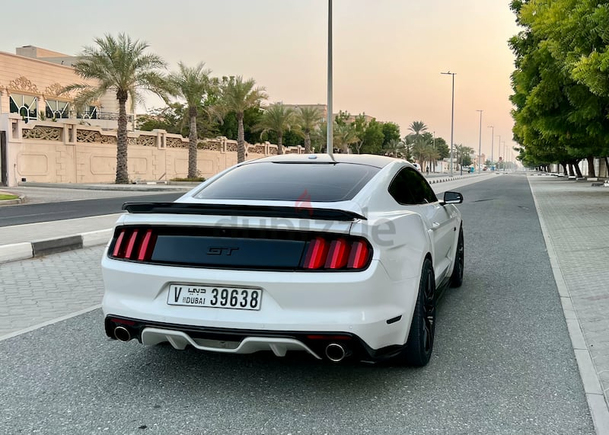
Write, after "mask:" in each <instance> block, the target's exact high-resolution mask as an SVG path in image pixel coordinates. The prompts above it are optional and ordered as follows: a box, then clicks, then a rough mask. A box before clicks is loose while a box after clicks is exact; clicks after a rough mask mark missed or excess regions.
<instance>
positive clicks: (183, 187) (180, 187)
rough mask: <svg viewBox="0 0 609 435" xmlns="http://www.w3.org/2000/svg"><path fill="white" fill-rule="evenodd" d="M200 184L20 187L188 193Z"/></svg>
mask: <svg viewBox="0 0 609 435" xmlns="http://www.w3.org/2000/svg"><path fill="white" fill-rule="evenodd" d="M199 184H200V183H192V184H186V183H185V184H177V183H175V184H165V183H154V184H77V183H53V184H50V183H38V182H32V181H26V182H20V183H19V187H44V188H53V189H78V190H114V191H145V192H156V191H159V192H166V191H170V192H171V191H188V190H190V189H192V188H193V187H196V186H198V185H199Z"/></svg>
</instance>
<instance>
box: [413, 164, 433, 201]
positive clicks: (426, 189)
mask: <svg viewBox="0 0 609 435" xmlns="http://www.w3.org/2000/svg"><path fill="white" fill-rule="evenodd" d="M410 171H411V172H412V173H413V183H416V184H417V185H418V186H419V192H420V197H419V199H420V202H419V204H430V203H432V202H437V201H438V197H437V196H436V193H435V192H434V191H433V189H432V188H431V186H430V185H429V183H428V182H427V180H426V179H425V177H423V176H422V175H421V174H420V173H419V172H417V171H413V170H412V169H410ZM415 179H416V181H415Z"/></svg>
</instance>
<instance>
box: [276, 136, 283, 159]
mask: <svg viewBox="0 0 609 435" xmlns="http://www.w3.org/2000/svg"><path fill="white" fill-rule="evenodd" d="M277 154H278V155H281V154H283V133H282V132H280V131H278V132H277Z"/></svg>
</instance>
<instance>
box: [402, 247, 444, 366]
mask: <svg viewBox="0 0 609 435" xmlns="http://www.w3.org/2000/svg"><path fill="white" fill-rule="evenodd" d="M435 331H436V281H435V278H434V273H433V267H432V264H431V260H430V259H429V258H426V259H425V261H424V263H423V269H422V271H421V281H420V283H419V294H418V296H417V304H416V306H415V309H414V315H413V316H412V324H411V325H410V332H409V334H408V340H407V341H406V344H405V345H404V348H403V349H402V351H401V352H400V353H399V354H398V355H397V356H396V362H399V363H401V364H405V365H409V366H414V367H423V366H425V365H427V363H428V362H429V359H430V358H431V353H432V351H433V343H434V337H435Z"/></svg>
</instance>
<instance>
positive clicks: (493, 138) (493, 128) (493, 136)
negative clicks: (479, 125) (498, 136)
mask: <svg viewBox="0 0 609 435" xmlns="http://www.w3.org/2000/svg"><path fill="white" fill-rule="evenodd" d="M488 128H492V130H491V166H492V165H493V149H494V148H495V126H494V125H489V126H488Z"/></svg>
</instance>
